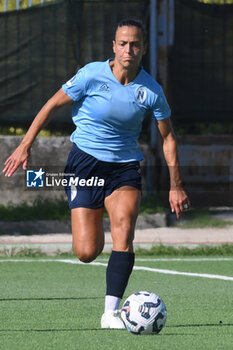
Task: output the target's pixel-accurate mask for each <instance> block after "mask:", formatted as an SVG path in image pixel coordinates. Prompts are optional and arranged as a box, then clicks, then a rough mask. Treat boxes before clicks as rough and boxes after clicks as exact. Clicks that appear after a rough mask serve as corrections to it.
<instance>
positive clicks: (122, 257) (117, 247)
mask: <svg viewBox="0 0 233 350" xmlns="http://www.w3.org/2000/svg"><path fill="white" fill-rule="evenodd" d="M140 199H141V192H140V191H139V190H138V189H137V188H134V187H131V186H124V187H121V188H119V189H117V190H115V191H113V193H112V194H111V195H110V196H108V197H106V198H105V207H106V209H107V211H108V214H109V217H110V221H111V234H112V239H113V251H112V253H111V256H110V258H109V262H108V267H107V271H106V283H107V288H106V297H105V313H104V314H103V316H102V321H101V325H102V328H124V325H123V323H122V321H121V320H120V319H119V318H118V317H115V318H114V320H115V322H114V321H113V318H112V317H111V314H112V315H113V316H117V315H116V314H115V312H114V311H115V310H117V309H118V308H119V305H120V302H121V299H122V297H123V294H124V291H125V289H126V286H127V283H128V280H129V277H130V275H131V272H132V269H133V266H134V252H133V239H134V228H135V224H136V220H137V216H138V211H139V205H140ZM111 319H112V320H111ZM112 324H113V325H114V324H116V326H115V327H112V326H111V325H112Z"/></svg>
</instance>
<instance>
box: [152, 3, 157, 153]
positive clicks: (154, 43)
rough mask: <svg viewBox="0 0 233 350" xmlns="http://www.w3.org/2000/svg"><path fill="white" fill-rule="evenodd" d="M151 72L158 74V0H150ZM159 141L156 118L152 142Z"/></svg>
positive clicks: (154, 143) (153, 123)
mask: <svg viewBox="0 0 233 350" xmlns="http://www.w3.org/2000/svg"><path fill="white" fill-rule="evenodd" d="M150 74H151V76H152V77H153V78H154V79H156V76H157V0H150ZM156 142H157V127H156V124H155V121H154V119H152V121H151V134H150V144H151V146H152V147H153V146H155V145H156Z"/></svg>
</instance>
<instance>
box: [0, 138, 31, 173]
mask: <svg viewBox="0 0 233 350" xmlns="http://www.w3.org/2000/svg"><path fill="white" fill-rule="evenodd" d="M28 159H29V150H28V148H27V147H25V146H24V145H23V144H21V145H19V146H18V147H17V148H16V150H15V151H14V152H13V153H12V155H11V156H10V157H9V158H7V160H6V161H5V163H4V165H5V168H4V169H3V171H2V172H3V173H4V174H5V176H6V177H10V176H12V175H13V174H14V172H15V171H16V170H17V169H18V167H19V166H20V165H21V164H23V169H24V170H26V169H27V165H28Z"/></svg>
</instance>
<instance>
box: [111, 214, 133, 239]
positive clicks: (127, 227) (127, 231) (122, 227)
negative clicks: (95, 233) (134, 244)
mask: <svg viewBox="0 0 233 350" xmlns="http://www.w3.org/2000/svg"><path fill="white" fill-rule="evenodd" d="M114 226H115V229H116V230H118V231H120V232H121V233H122V235H125V236H126V237H128V238H129V237H130V236H131V233H132V232H133V231H134V226H135V221H134V220H133V219H131V218H130V217H125V216H119V217H118V218H117V221H116V222H115V225H114Z"/></svg>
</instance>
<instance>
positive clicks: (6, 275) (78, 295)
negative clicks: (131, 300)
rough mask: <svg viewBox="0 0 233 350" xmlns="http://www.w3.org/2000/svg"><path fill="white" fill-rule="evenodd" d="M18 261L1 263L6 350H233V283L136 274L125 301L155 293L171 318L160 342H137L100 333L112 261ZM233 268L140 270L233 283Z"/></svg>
mask: <svg viewBox="0 0 233 350" xmlns="http://www.w3.org/2000/svg"><path fill="white" fill-rule="evenodd" d="M216 259H217V260H216ZM12 260H14V261H9V259H8V258H1V260H0V279H1V283H0V310H1V312H0V349H6V350H14V349H17V350H21V349H22V350H27V349H30V350H31V349H34V350H35V349H40V350H41V349H46V350H47V349H54V350H66V349H69V350H72V349H80V350H82V349H83V350H84V349H85V350H89V349H90V350H92V349H101V350H102V349H103V350H105V349H106V350H109V349H120V350H121V349H122V350H126V349H127V350H128V349H140V350H141V349H162V350H170V349H172V350H176V349H177V350H178V349H179V350H196V349H198V350H202V349H203V350H207V349H211V350H214V349H223V350H228V349H229V350H230V349H232V330H233V313H232V310H233V305H232V295H233V281H232V280H227V281H224V280H221V279H216V278H213V279H210V278H203V277H193V276H185V275H184V276H181V275H170V274H167V273H158V272H156V271H153V270H152V271H146V270H140V271H139V270H134V271H133V273H132V276H131V279H130V282H129V284H128V287H127V290H126V293H125V297H124V298H126V297H127V296H128V295H130V294H131V293H134V292H136V291H140V290H150V291H153V292H155V293H157V294H158V295H159V296H160V297H162V299H163V300H164V302H165V304H166V306H167V310H168V320H167V324H166V326H165V328H164V329H163V330H162V331H161V333H160V334H159V335H153V336H145V335H143V336H135V335H132V334H130V333H129V332H128V331H127V330H102V329H101V328H100V317H101V315H102V312H103V308H104V294H105V269H106V267H105V265H106V263H107V257H102V258H100V259H99V260H97V261H99V262H100V263H101V264H103V266H102V265H100V266H96V265H90V264H89V265H84V264H82V265H80V264H74V263H73V262H77V260H76V259H73V258H72V259H70V260H69V259H64V262H59V261H58V258H43V259H42V258H33V259H29V258H18V259H12ZM69 262H70V263H69ZM71 262H72V263H71ZM232 262H233V260H232V259H231V258H227V259H224V258H221V257H220V256H219V257H213V258H212V259H211V260H210V259H207V260H205V258H204V259H203V257H202V258H198V257H197V258H196V257H195V258H191V257H190V259H189V258H187V257H186V258H182V257H181V258H180V259H179V260H177V257H176V259H174V258H172V257H170V258H161V259H155V258H154V257H149V258H148V256H147V257H144V256H140V257H138V259H136V264H135V266H136V267H137V266H140V267H142V268H152V269H162V270H173V271H183V272H192V273H200V274H204V273H205V274H212V275H216V274H217V275H220V276H228V277H229V276H232V275H233V273H232Z"/></svg>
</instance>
